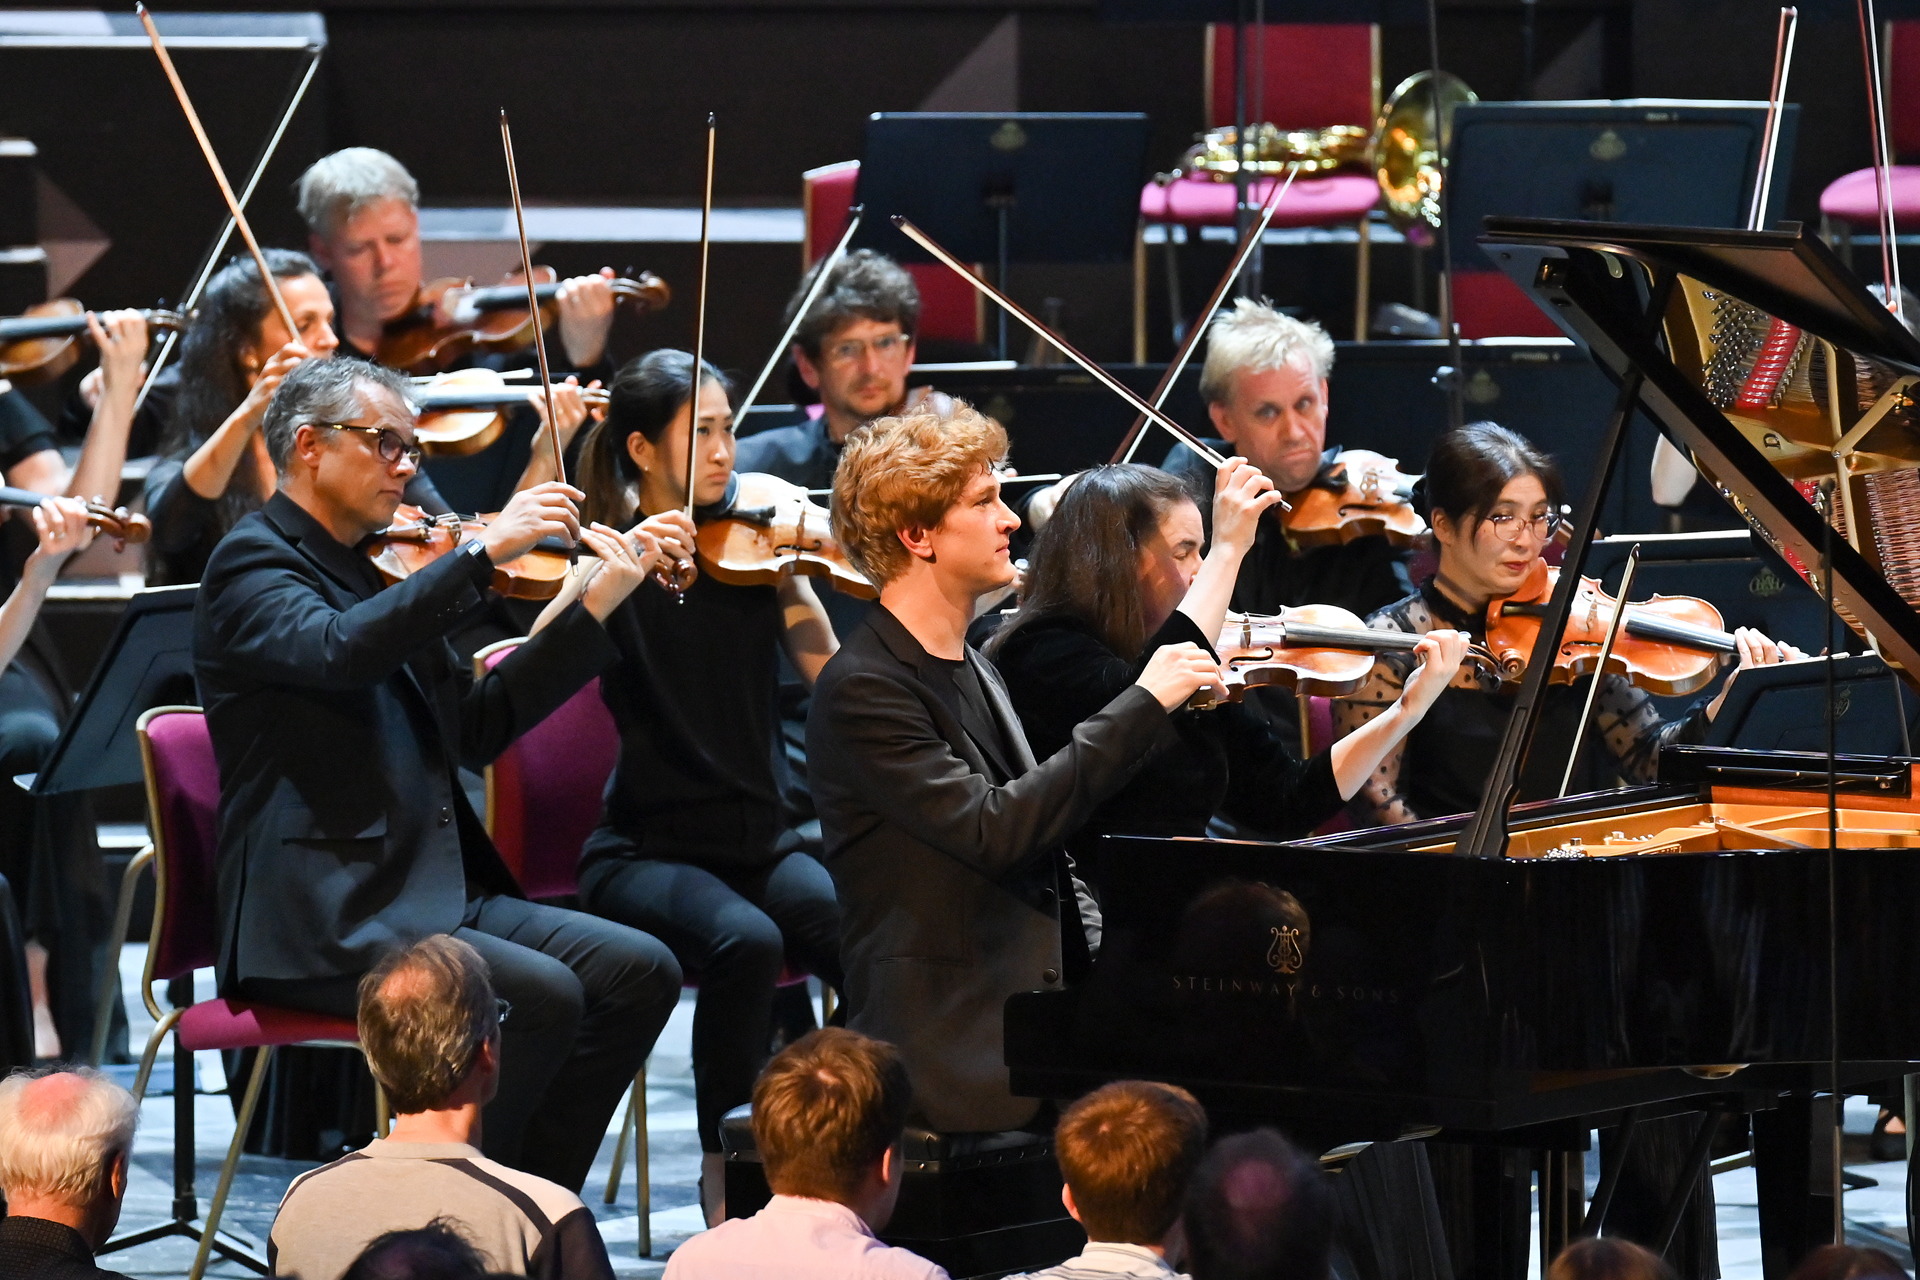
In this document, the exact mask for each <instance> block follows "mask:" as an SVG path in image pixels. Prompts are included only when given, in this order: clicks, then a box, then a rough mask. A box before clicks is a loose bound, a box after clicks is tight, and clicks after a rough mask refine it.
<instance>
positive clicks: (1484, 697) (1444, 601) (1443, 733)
mask: <svg viewBox="0 0 1920 1280" xmlns="http://www.w3.org/2000/svg"><path fill="white" fill-rule="evenodd" d="M1418 501H1419V502H1420V503H1422V504H1424V507H1425V509H1424V510H1423V511H1422V514H1423V515H1425V516H1426V517H1427V522H1428V523H1429V524H1430V525H1431V526H1432V528H1433V536H1434V540H1435V541H1436V542H1437V543H1438V544H1439V547H1440V564H1439V569H1438V571H1437V572H1436V573H1435V574H1434V575H1433V577H1432V578H1430V579H1428V580H1427V581H1426V582H1424V583H1423V584H1421V586H1420V589H1419V590H1418V591H1416V592H1415V593H1414V594H1413V595H1411V596H1408V597H1407V598H1406V599H1405V600H1402V601H1400V602H1399V603H1398V604H1395V605H1390V606H1388V607H1387V608H1385V609H1382V610H1380V611H1379V612H1378V613H1376V614H1374V615H1373V617H1372V618H1370V619H1368V622H1369V625H1371V626H1374V627H1378V628H1381V629H1382V630H1388V631H1409V632H1416V633H1417V632H1424V631H1431V630H1432V629H1433V628H1434V627H1436V626H1445V627H1455V628H1458V629H1459V630H1462V631H1465V632H1467V633H1468V634H1469V635H1471V636H1473V637H1474V639H1476V640H1484V639H1485V637H1486V634H1487V606H1488V605H1489V604H1490V603H1491V602H1492V601H1494V600H1497V599H1501V598H1504V597H1506V596H1510V595H1512V594H1513V593H1514V592H1515V591H1516V590H1518V589H1519V587H1520V584H1521V583H1522V582H1523V581H1525V579H1526V577H1527V573H1528V571H1529V570H1530V569H1532V567H1533V564H1534V561H1536V560H1537V559H1539V557H1540V554H1541V552H1542V551H1543V550H1545V548H1546V546H1547V544H1548V543H1549V542H1550V541H1551V540H1552V538H1553V535H1554V532H1555V528H1556V526H1557V525H1558V523H1559V516H1558V515H1557V514H1556V513H1557V512H1558V511H1559V510H1560V475H1559V471H1558V470H1557V469H1556V468H1555V467H1554V465H1553V460H1552V459H1551V458H1549V457H1547V456H1546V455H1545V454H1543V453H1541V452H1540V451H1539V450H1538V449H1536V448H1534V447H1533V445H1532V444H1530V443H1529V442H1528V441H1527V440H1526V439H1525V438H1524V437H1522V436H1520V435H1519V434H1518V433H1516V432H1513V431H1509V430H1508V429H1507V428H1505V427H1502V426H1499V425H1497V424H1495V423H1492V422H1475V423H1470V424H1468V425H1467V426H1465V427H1462V428H1461V429H1460V430H1458V431H1450V432H1448V433H1447V434H1445V435H1443V436H1441V437H1440V439H1439V440H1438V441H1436V442H1435V443H1434V446H1433V452H1432V453H1431V454H1430V455H1429V456H1428V459H1427V474H1426V478H1425V480H1424V481H1423V482H1422V494H1421V495H1420V497H1419V499H1418ZM1734 636H1735V643H1736V644H1737V645H1738V647H1739V657H1740V667H1741V668H1742V669H1744V668H1746V667H1750V666H1760V665H1764V664H1767V663H1773V662H1780V661H1782V660H1785V659H1791V658H1798V657H1804V656H1805V655H1804V654H1802V653H1800V651H1799V650H1797V649H1795V648H1794V647H1793V646H1791V645H1786V644H1776V643H1775V642H1774V641H1772V640H1770V639H1768V638H1767V637H1766V636H1764V635H1762V634H1760V633H1759V632H1758V631H1753V630H1750V629H1748V628H1745V627H1742V628H1740V629H1738V630H1737V631H1735V633H1734ZM1407 670H1408V664H1407V662H1406V660H1405V659H1404V658H1401V657H1399V656H1397V655H1389V656H1387V657H1385V658H1383V659H1382V660H1381V661H1380V662H1378V663H1376V664H1375V666H1374V674H1373V678H1372V679H1371V680H1370V681H1369V682H1368V683H1367V684H1366V685H1365V686H1363V687H1362V688H1361V689H1360V690H1359V691H1358V692H1356V693H1355V694H1354V696H1353V697H1351V698H1343V699H1341V700H1339V701H1338V702H1336V703H1335V704H1334V727H1335V731H1336V732H1338V733H1341V734H1343V735H1344V734H1349V733H1354V732H1357V731H1359V730H1360V729H1362V728H1363V727H1364V726H1365V725H1366V724H1367V723H1368V722H1369V721H1371V720H1372V719H1373V718H1374V717H1376V716H1378V715H1380V714H1382V713H1383V712H1384V711H1385V710H1386V709H1387V708H1388V707H1390V706H1392V705H1393V704H1394V702H1395V700H1396V699H1397V698H1398V697H1399V696H1400V688H1401V685H1402V684H1403V683H1404V682H1405V680H1406V677H1407ZM1599 679H1600V681H1601V685H1600V692H1599V695H1598V697H1596V698H1595V699H1594V709H1593V721H1592V723H1591V724H1590V725H1589V726H1588V727H1587V730H1586V738H1585V740H1584V745H1583V747H1582V749H1581V751H1580V758H1579V763H1578V766H1577V767H1576V769H1575V771H1574V775H1573V784H1572V787H1571V788H1570V789H1571V790H1572V791H1575V792H1580V791H1598V790H1601V789H1604V788H1607V787H1612V786H1616V785H1618V782H1619V780H1620V779H1625V780H1626V781H1628V782H1650V781H1652V779H1653V776H1654V770H1655V765H1656V762H1657V760H1658V756H1659V752H1660V748H1661V747H1662V746H1664V745H1666V744H1667V743H1670V742H1699V741H1701V740H1702V739H1703V738H1704V736H1705V733H1706V728H1707V725H1708V724H1709V723H1711V722H1712V720H1713V716H1714V713H1715V712H1716V711H1718V710H1719V709H1720V704H1721V701H1722V700H1723V699H1724V698H1725V697H1726V689H1727V687H1728V685H1730V684H1731V683H1732V680H1731V677H1729V680H1728V682H1727V685H1722V686H1721V690H1720V693H1719V695H1718V696H1716V697H1715V698H1714V699H1713V700H1712V701H1711V702H1709V703H1706V704H1705V705H1701V706H1696V707H1694V708H1693V709H1692V710H1691V711H1690V712H1689V713H1688V714H1687V715H1685V716H1682V717H1681V718H1679V719H1677V720H1672V721H1663V720H1662V719H1661V718H1660V712H1659V709H1658V708H1657V707H1656V706H1655V705H1654V702H1653V698H1652V697H1651V696H1650V695H1649V694H1647V693H1646V692H1645V691H1644V690H1641V689H1637V688H1635V687H1634V686H1633V685H1632V683H1630V682H1629V681H1628V680H1627V678H1626V677H1625V676H1623V675H1618V674H1609V675H1603V676H1600V677H1599ZM1586 692H1587V689H1586V684H1585V682H1584V681H1582V682H1577V683H1575V684H1571V685H1551V686H1549V687H1548V689H1547V691H1546V695H1545V704H1544V706H1543V707H1542V709H1541V720H1540V730H1539V732H1538V734H1537V735H1536V737H1535V741H1536V742H1537V743H1538V744H1540V746H1541V747H1543V748H1544V747H1545V746H1546V745H1547V744H1550V743H1557V744H1561V745H1562V749H1561V750H1544V749H1536V750H1535V751H1534V752H1533V753H1532V754H1531V755H1530V756H1529V758H1528V760H1527V764H1526V768H1525V769H1524V771H1523V772H1522V774H1521V777H1520V798H1521V799H1523V800H1538V799H1543V798H1546V797H1550V796H1554V795H1557V794H1558V793H1559V787H1560V778H1561V774H1562V773H1563V772H1564V770H1565V768H1566V761H1567V757H1566V755H1565V753H1564V749H1565V748H1566V747H1570V746H1571V745H1572V743H1573V738H1574V734H1575V733H1576V732H1578V730H1579V719H1580V714H1581V711H1582V708H1583V704H1584V703H1585V701H1586ZM1513 699H1514V687H1513V686H1511V685H1505V684H1503V683H1502V682H1501V680H1500V678H1499V677H1498V676H1497V675H1494V674H1492V673H1489V672H1482V673H1480V674H1479V676H1478V687H1467V688H1456V689H1451V690H1448V691H1447V692H1445V693H1443V694H1441V695H1440V701H1439V704H1438V706H1437V707H1436V710H1435V713H1434V714H1433V715H1431V716H1429V717H1427V719H1426V721H1425V722H1424V723H1422V724H1421V725H1420V726H1419V727H1418V728H1416V729H1415V730H1414V731H1413V732H1412V733H1410V734H1408V735H1407V738H1406V741H1405V742H1404V743H1403V744H1401V745H1400V746H1398V747H1396V748H1395V749H1394V750H1393V751H1390V752H1389V753H1388V754H1387V756H1386V758H1385V759H1383V760H1382V761H1381V763H1380V767H1379V769H1378V770H1377V771H1376V772H1375V773H1374V775H1373V777H1372V778H1370V779H1368V781H1367V784H1366V786H1365V787H1364V788H1363V789H1362V791H1361V794H1360V796H1359V798H1358V799H1357V800H1356V801H1355V808H1356V810H1357V811H1358V814H1357V816H1358V818H1359V820H1360V822H1361V824H1362V825H1364V826H1384V825H1388V824H1391V823H1399V822H1409V821H1412V820H1413V819H1415V818H1431V817H1438V816H1440V815H1443V814H1453V813H1466V812H1468V811H1469V810H1471V809H1473V808H1474V807H1475V806H1477V805H1478V804H1479V803H1480V792H1481V788H1482V787H1483V786H1484V785H1485V783H1486V778H1487V771H1488V770H1489V769H1491V768H1492V767H1493V758H1494V755H1495V753H1496V752H1497V751H1498V750H1499V745H1500V739H1501V737H1502V735H1503V734H1504V733H1505V731H1506V725H1507V720H1508V718H1509V716H1510V715H1511V713H1512V710H1513Z"/></svg>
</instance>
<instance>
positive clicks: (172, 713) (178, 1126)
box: [97, 706, 387, 1280]
mask: <svg viewBox="0 0 1920 1280" xmlns="http://www.w3.org/2000/svg"><path fill="white" fill-rule="evenodd" d="M135 732H136V733H137V734H138V736H139V740H140V761H141V764H142V766H143V768H144V770H145V772H146V780H147V815H148V822H149V824H150V831H151V834H152V843H151V844H150V845H149V846H148V847H147V849H146V850H144V851H143V852H142V853H141V855H140V857H141V859H142V861H141V862H140V865H141V867H142V868H144V867H145V866H147V865H149V864H150V865H151V866H152V867H153V869H154V902H153V926H152V929H151V931H150V932H149V934H148V939H147V964H146V971H145V973H144V974H143V975H142V979H141V983H140V994H141V997H142V999H144V1000H145V1001H146V1006H147V1012H148V1013H150V1014H152V1015H153V1019H154V1023H155V1026H154V1029H153V1034H152V1035H151V1036H149V1037H148V1038H147V1047H146V1050H145V1052H143V1053H142V1054H141V1055H140V1070H139V1074H138V1075H136V1076H135V1077H134V1082H133V1096H134V1097H135V1098H144V1097H145V1096H146V1091H147V1081H148V1079H149V1078H150V1077H151V1075H152V1073H153V1064H154V1060H155V1058H156V1056H157V1055H158V1054H159V1052H160V1046H161V1045H162V1044H163V1043H164V1042H165V1041H166V1038H167V1036H168V1035H169V1034H171V1035H172V1036H173V1037H174V1059H173V1061H174V1079H173V1099H174V1102H173V1115H174V1136H173V1142H174V1155H173V1160H174V1202H173V1218H172V1219H171V1220H170V1221H168V1222H166V1223H163V1224H161V1225H160V1226H157V1227H149V1228H146V1229H144V1230H140V1231H133V1232H129V1233H128V1234H126V1235H122V1236H118V1237H115V1238H114V1239H111V1240H109V1241H107V1243H106V1244H104V1245H102V1246H101V1247H100V1249H99V1250H98V1251H97V1252H98V1253H101V1254H107V1253H112V1252H115V1251H117V1250H120V1249H127V1248H131V1247H133V1246H134V1245H137V1244H144V1243H146V1242H147V1241H149V1240H158V1239H161V1238H163V1237H166V1236H173V1235H183V1236H186V1237H188V1238H189V1239H193V1240H198V1241H199V1242H200V1249H199V1252H198V1253H197V1254H196V1255H195V1257H194V1260H193V1268H192V1270H191V1271H190V1272H189V1273H188V1275H189V1277H190V1280H200V1278H201V1276H202V1275H204V1274H205V1272H206V1269H207V1262H208V1260H209V1257H210V1255H211V1254H212V1253H213V1251H215V1250H218V1251H219V1252H220V1253H221V1254H222V1255H224V1256H226V1257H228V1258H231V1259H233V1260H234V1261H236V1262H238V1263H240V1264H241V1265H243V1266H245V1267H248V1268H250V1269H252V1270H255V1271H258V1272H261V1273H262V1274H264V1273H265V1272H266V1271H267V1269H268V1267H267V1261H266V1259H264V1258H262V1257H260V1256H258V1255H257V1254H256V1253H254V1252H253V1251H252V1250H251V1249H249V1248H247V1247H246V1246H245V1245H244V1244H242V1243H240V1242H239V1241H238V1240H235V1239H233V1238H232V1237H228V1238H226V1239H222V1238H220V1235H219V1229H220V1217H221V1214H222V1213H223V1212H224V1210H225V1209H226V1204H227V1193H228V1192H229V1191H230V1190H232V1187H233V1175H234V1171H235V1169H236V1168H237V1167H238V1166H239V1163H240V1154H241V1150H242V1148H243V1147H244V1146H245V1144H246V1137H247V1130H248V1128H249V1127H250V1126H251V1125H252V1123H253V1113H254V1110H255V1108H256V1106H257V1105H258V1104H259V1101H260V1086H261V1084H262V1083H263V1082H264V1081H265V1080H266V1078H267V1068H268V1066H269V1065H270V1064H271V1063H272V1061H273V1054H274V1050H276V1049H278V1048H281V1047H282V1046H287V1045H313V1046H321V1047H326V1048H345V1049H358V1048H360V1033H359V1028H358V1027H357V1026H356V1025H355V1023H354V1020H353V1019H351V1018H334V1017H328V1016H326V1015H324V1014H317V1013H307V1012H304V1011H301V1010H295V1009H283V1008H279V1007H277V1006H274V1005H267V1004H259V1003H256V1002H254V1001H248V1000H224V999H213V1000H202V1001H200V1002H198V1003H191V1000H192V995H191V991H192V981H193V972H194V970H196V969H206V968H211V967H213V965H214V964H215V962H216V961H217V959H218V956H219V946H220V923H219V917H218V907H217V898H216V894H215V891H214V863H215V853H216V848H217V846H216V843H215V829H216V814H217V813H218V810H219V805H220V767H219V764H218V763H217V762H216V761H215V759H214V755H213V740H212V738H211V737H210V736H209V735H208V733H207V721H206V716H205V715H204V714H203V713H202V712H201V710H200V708H198V707H180V706H168V707H155V708H153V709H152V710H151V711H148V712H146V713H144V714H143V715H141V717H140V719H139V721H138V722H137V724H136V725H135ZM137 880H138V877H137V875H135V874H133V873H132V871H131V870H130V871H129V874H128V876H127V877H126V879H125V881H124V882H123V884H122V886H121V900H120V909H119V911H118V912H117V919H118V921H119V923H120V925H121V926H122V928H121V933H120V936H119V937H117V938H116V939H115V940H114V948H113V954H114V959H115V964H114V965H113V967H112V969H111V970H110V971H109V973H110V976H114V975H117V974H118V971H119V964H118V960H119V950H120V945H121V943H122V942H124V940H125V930H124V925H125V921H126V918H127V915H128V914H129V912H130V910H131V907H130V901H131V891H132V889H133V888H134V886H135V884H136V883H137ZM156 982H167V983H178V984H179V985H177V986H175V987H173V988H172V989H171V991H170V993H169V994H170V996H171V995H172V994H174V993H176V992H179V991H180V990H182V988H184V990H185V992H186V995H185V996H184V999H185V1000H186V1001H188V1003H178V1002H176V1004H175V1007H174V1008H173V1009H171V1010H169V1011H166V1012H162V1011H161V1009H160V1005H159V1002H158V1001H156V1000H155V999H154V995H153V984H154V983H156ZM203 1049H257V1050H259V1052H258V1053H257V1054H255V1056H254V1062H253V1071H252V1073H251V1074H250V1075H249V1076H248V1078H247V1084H246V1092H245V1095H244V1098H243V1100H242V1102H241V1104H240V1112H239V1115H238V1117H237V1119H236V1121H235V1124H234V1130H233V1141H232V1142H231V1143H230V1144H228V1147H227V1158H226V1161H225V1162H224V1163H223V1164H222V1165H221V1166H220V1183H219V1187H218V1189H217V1190H215V1192H214V1195H213V1202H212V1204H211V1205H210V1206H208V1209H207V1218H206V1225H205V1226H204V1227H196V1226H194V1225H193V1221H194V1219H195V1218H196V1217H198V1216H199V1200H198V1198H197V1197H196V1196H195V1194H194V1189H193V1165H194V1154H193V1153H194V1125H193V1081H194V1070H193V1055H194V1054H195V1053H197V1052H199V1051H200V1050H203ZM374 1087H375V1106H376V1109H377V1116H378V1126H379V1131H380V1134H381V1136H382V1137H384V1136H385V1135H386V1132H387V1101H386V1095H385V1093H384V1092H382V1091H380V1089H379V1082H378V1081H376V1082H375V1086H374Z"/></svg>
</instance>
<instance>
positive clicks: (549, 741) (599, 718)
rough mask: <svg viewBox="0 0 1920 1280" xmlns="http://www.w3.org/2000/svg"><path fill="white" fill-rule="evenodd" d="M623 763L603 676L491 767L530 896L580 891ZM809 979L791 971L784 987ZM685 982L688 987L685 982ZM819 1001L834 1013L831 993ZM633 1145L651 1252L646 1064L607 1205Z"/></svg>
mask: <svg viewBox="0 0 1920 1280" xmlns="http://www.w3.org/2000/svg"><path fill="white" fill-rule="evenodd" d="M524 643H526V641H525V638H524V637H519V638H515V639H512V640H502V641H500V642H498V643H497V644H490V645H488V646H487V647H486V648H484V649H481V650H480V651H479V652H478V653H476V654H474V655H473V670H474V674H475V675H476V676H479V675H484V674H485V673H486V672H487V671H489V670H491V669H492V668H493V667H495V666H496V665H498V664H499V663H500V662H501V661H502V660H503V659H504V658H506V656H507V655H508V654H510V653H512V652H513V651H514V650H515V649H517V648H519V647H520V646H521V645H522V644H524ZM619 760H620V730H619V729H618V728H617V727H615V725H614V722H613V714H612V713H611V712H609V711H608V710H607V704H606V703H605V702H603V701H601V698H600V681H599V680H597V679H595V680H590V681H588V682H587V684H586V686H585V687H584V688H582V689H581V690H580V691H579V692H578V693H576V694H574V695H573V696H572V697H571V698H568V699H567V700H566V701H565V702H564V703H562V704H561V705H560V708H559V710H557V711H555V712H554V713H553V714H552V715H550V716H548V717H547V718H546V719H545V720H542V721H541V722H540V723H539V724H536V725H534V726H533V727H532V728H531V729H528V730H527V731H526V732H525V733H523V734H521V735H520V736H519V737H518V738H516V739H515V740H514V741H513V743H512V744H511V745H510V746H508V747H507V749H506V750H505V751H503V752H501V753H500V755H499V757H498V758H497V759H495V760H494V762H493V763H492V764H490V765H488V766H487V774H486V778H487V831H488V832H489V833H490V834H491V835H492V836H493V843H494V847H496V848H497V849H499V850H500V857H501V860H502V861H504V862H505V863H506V864H507V869H508V870H510V871H512V872H513V874H514V876H515V878H517V879H518V880H519V882H520V889H521V892H523V893H525V894H526V895H527V896H528V897H529V898H536V899H537V898H558V897H565V896H567V895H569V894H572V893H575V892H577V891H578V889H579V868H580V851H581V850H582V849H583V848H585V847H586V843H587V837H588V836H590V835H592V834H593V829H594V828H595V827H597V826H599V825H600V813H601V809H602V807H603V805H604V803H605V793H606V787H607V779H608V778H610V777H612V776H613V767H614V765H615V764H617V763H619ZM806 980H807V975H806V974H804V973H799V972H797V971H793V970H789V971H788V972H786V973H784V974H782V975H781V977H780V985H781V986H791V985H794V984H797V983H802V982H805V981H806ZM689 985H692V983H691V981H689ZM822 999H823V1001H824V1002H825V1004H826V1008H827V1010H828V1011H829V1012H830V1011H831V1010H832V1007H833V992H832V991H831V990H828V991H825V992H824V993H823V995H822ZM629 1141H631V1142H632V1143H633V1167H634V1174H635V1176H636V1177H637V1178H638V1180H639V1202H640V1241H639V1245H640V1256H641V1257H643V1258H644V1257H646V1256H647V1255H648V1254H650V1253H652V1252H653V1233H652V1230H651V1226H650V1224H649V1222H648V1215H649V1213H650V1212H651V1210H652V1205H653V1191H652V1187H651V1185H650V1183H649V1180H648V1173H647V1069H646V1066H645V1065H644V1064H643V1065H642V1066H641V1068H640V1072H639V1074H638V1075H636V1076H634V1078H633V1091H632V1093H630V1094H629V1095H628V1096H627V1112H626V1117H625V1118H624V1119H623V1120H622V1121H621V1122H620V1138H619V1140H618V1141H617V1142H616V1143H615V1144H614V1148H613V1168H612V1170H611V1172H610V1173H609V1175H608V1177H607V1190H606V1194H605V1197H604V1200H605V1203H607V1204H612V1203H613V1202H614V1201H615V1200H616V1199H618V1198H619V1195H620V1179H621V1176H622V1174H624V1173H625V1166H626V1153H627V1143H628V1142H629Z"/></svg>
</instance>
